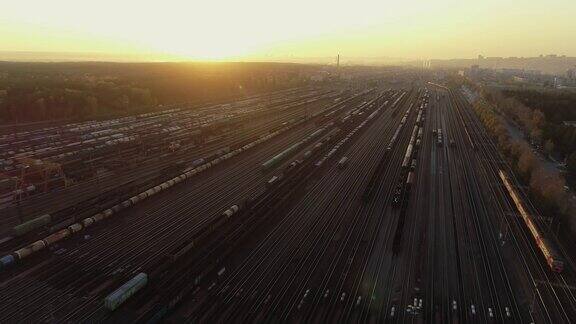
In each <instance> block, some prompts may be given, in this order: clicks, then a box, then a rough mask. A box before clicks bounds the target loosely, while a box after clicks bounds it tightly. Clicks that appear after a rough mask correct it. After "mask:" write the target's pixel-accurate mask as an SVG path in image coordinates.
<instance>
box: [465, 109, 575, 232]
mask: <svg viewBox="0 0 576 324" xmlns="http://www.w3.org/2000/svg"><path fill="white" fill-rule="evenodd" d="M473 107H474V111H475V112H476V114H477V115H478V116H479V118H480V120H481V121H482V123H483V124H484V125H485V127H486V128H487V129H488V131H489V132H490V133H491V135H492V136H493V137H494V138H495V139H496V141H497V145H498V148H499V149H500V151H501V152H503V153H504V155H505V156H506V157H507V158H508V159H509V161H510V162H511V165H512V166H513V168H514V169H515V171H516V173H517V174H519V175H520V177H521V178H522V180H523V181H524V183H527V184H529V188H530V194H531V195H532V196H533V198H535V200H536V201H538V202H539V205H540V206H541V207H542V209H543V211H544V212H545V213H546V214H547V215H558V217H560V219H561V221H562V222H563V223H569V224H571V225H572V226H573V230H574V231H576V228H575V227H576V226H575V225H576V223H575V222H576V204H575V203H574V202H573V200H572V199H569V197H568V193H566V192H565V190H564V186H565V185H566V183H565V180H564V178H562V177H561V176H560V175H559V173H558V172H552V171H550V170H548V169H546V168H545V166H544V164H543V162H542V161H541V160H540V159H539V158H538V157H537V156H536V154H535V153H534V152H533V151H532V149H531V147H530V145H529V144H528V143H527V142H526V141H524V140H519V139H512V137H511V136H510V133H509V130H508V128H507V127H506V125H505V121H504V119H503V118H504V117H503V116H501V115H499V114H498V113H497V112H496V111H495V110H494V109H493V106H492V105H491V104H489V103H488V102H486V101H485V100H483V99H482V98H479V99H477V100H476V102H474V104H473ZM523 113H526V114H527V112H526V111H524V112H523ZM523 118H525V119H524V120H523V121H522V122H525V123H528V124H530V125H531V126H532V127H534V128H536V127H537V126H540V125H541V121H540V118H541V117H540V116H539V114H536V115H535V114H534V113H532V114H531V115H530V114H527V115H525V116H523Z"/></svg>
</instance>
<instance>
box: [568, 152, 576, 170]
mask: <svg viewBox="0 0 576 324" xmlns="http://www.w3.org/2000/svg"><path fill="white" fill-rule="evenodd" d="M566 169H568V172H570V173H571V174H576V152H572V154H570V155H568V158H567V159H566Z"/></svg>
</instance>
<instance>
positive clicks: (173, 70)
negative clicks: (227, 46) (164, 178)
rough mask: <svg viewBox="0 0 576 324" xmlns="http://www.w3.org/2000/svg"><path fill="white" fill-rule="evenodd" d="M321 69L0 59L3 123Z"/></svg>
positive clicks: (254, 87) (283, 82)
mask: <svg viewBox="0 0 576 324" xmlns="http://www.w3.org/2000/svg"><path fill="white" fill-rule="evenodd" d="M315 69H318V68H317V67H314V66H310V65H299V64H283V63H104V62H86V63H13V62H0V124H2V123H25V122H35V121H46V120H82V119H87V118H97V117H99V116H110V115H122V114H128V113H133V112H141V111H150V110H153V109H157V107H158V105H160V104H172V103H181V102H206V101H218V100H226V99H231V98H234V97H239V96H244V95H249V94H253V93H259V92H266V91H273V90H278V89H282V88H287V87H293V86H299V85H303V84H305V83H306V82H307V81H308V77H307V75H308V74H309V72H313V71H314V70H315Z"/></svg>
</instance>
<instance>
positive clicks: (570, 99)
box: [482, 88, 576, 182]
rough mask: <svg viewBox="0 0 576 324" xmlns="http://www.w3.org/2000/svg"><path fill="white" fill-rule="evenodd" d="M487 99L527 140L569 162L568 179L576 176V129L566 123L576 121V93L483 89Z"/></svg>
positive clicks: (567, 165) (572, 179)
mask: <svg viewBox="0 0 576 324" xmlns="http://www.w3.org/2000/svg"><path fill="white" fill-rule="evenodd" d="M482 92H483V95H484V97H485V98H486V99H487V100H488V101H489V102H490V103H491V104H493V105H494V106H496V107H498V109H499V110H500V111H501V112H502V113H504V114H505V115H506V116H507V117H508V118H509V119H511V120H513V121H514V122H515V123H516V124H517V125H519V126H520V128H521V129H522V130H523V131H524V133H525V134H526V135H527V137H529V138H530V140H531V141H533V142H535V143H539V144H541V145H542V146H543V148H544V151H545V152H546V153H547V154H554V153H556V155H557V156H559V158H560V159H565V160H566V169H567V171H568V178H569V179H570V180H571V182H574V179H575V177H576V127H574V126H571V125H565V124H564V123H563V121H572V120H576V94H573V93H563V92H538V91H534V90H513V91H503V92H502V91H499V90H497V89H491V88H483V89H482Z"/></svg>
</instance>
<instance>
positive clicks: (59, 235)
mask: <svg viewBox="0 0 576 324" xmlns="http://www.w3.org/2000/svg"><path fill="white" fill-rule="evenodd" d="M293 126H294V125H292V126H285V127H284V128H283V129H280V130H277V131H275V132H273V133H270V134H267V135H264V136H262V137H260V138H259V139H257V140H255V141H253V142H251V143H248V144H246V145H244V146H242V147H239V148H237V149H235V150H230V148H228V147H226V148H223V149H221V150H219V151H218V152H216V153H214V154H211V155H210V156H207V157H205V158H200V159H197V160H195V161H193V162H192V166H191V167H190V168H187V169H185V170H184V172H183V173H182V174H180V175H178V176H176V177H174V178H172V179H170V180H168V181H165V182H163V183H161V184H158V185H156V186H154V187H152V188H150V189H148V190H145V191H143V192H141V193H139V194H137V195H134V196H133V197H130V198H129V199H126V200H124V201H122V202H121V203H118V204H116V205H114V206H112V207H111V208H108V209H106V210H104V211H102V212H100V213H97V214H95V215H93V216H91V217H86V218H84V219H83V220H82V221H80V222H77V223H74V224H72V225H69V226H67V227H66V228H63V229H61V230H59V231H57V232H55V233H52V234H50V235H48V236H46V237H45V238H44V239H41V240H38V241H35V242H33V243H30V244H29V245H27V246H25V247H22V248H20V249H18V250H16V251H14V252H13V253H11V254H8V255H5V256H4V257H2V258H0V270H1V269H3V268H7V267H9V266H11V265H13V264H14V263H15V262H18V261H20V260H23V259H25V258H27V257H29V256H30V255H32V254H34V253H37V252H39V251H42V250H44V249H46V248H48V247H50V246H52V245H54V244H56V243H58V242H60V241H62V240H64V239H66V238H68V237H70V236H72V235H73V234H75V233H78V232H80V231H82V230H83V229H85V228H87V227H90V226H92V225H93V224H95V223H98V222H101V221H103V220H104V219H107V218H109V217H111V216H113V215H116V214H118V213H119V212H120V211H122V210H124V209H126V208H128V207H130V206H133V205H135V204H137V203H139V202H140V201H142V200H144V199H146V198H148V197H152V196H153V195H155V194H157V193H159V192H161V191H164V190H166V189H168V188H170V187H172V186H174V185H176V184H178V183H180V182H183V181H185V180H186V179H188V178H191V177H194V176H195V175H197V174H200V173H202V172H204V171H205V170H207V169H209V168H211V167H212V166H215V165H217V164H219V163H220V162H223V161H225V160H227V159H229V158H232V157H234V156H236V155H237V154H239V153H241V152H243V151H245V150H248V149H250V148H252V147H254V146H256V145H258V144H260V143H262V142H264V141H267V140H269V139H271V138H273V137H275V136H277V135H278V134H280V133H282V132H284V131H286V130H287V129H289V128H290V127H293ZM51 221H52V216H51V215H42V216H39V217H37V218H34V219H32V220H30V221H27V222H25V223H22V224H20V225H17V226H15V227H14V228H13V234H14V235H15V236H21V235H24V234H26V233H28V232H30V231H33V230H35V229H37V228H40V227H42V226H44V225H47V224H49V223H50V222H51Z"/></svg>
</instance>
